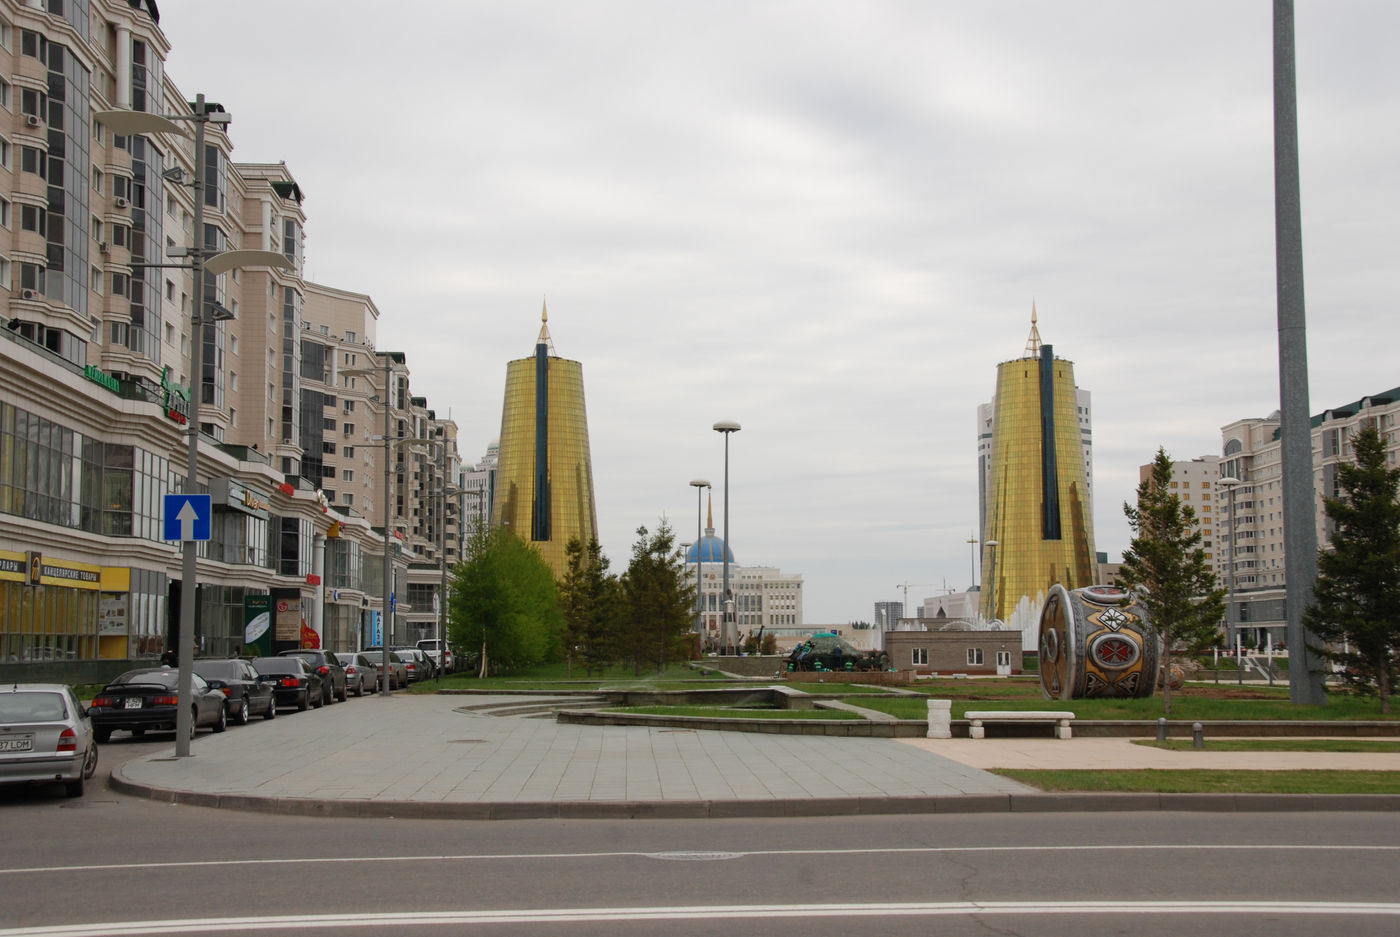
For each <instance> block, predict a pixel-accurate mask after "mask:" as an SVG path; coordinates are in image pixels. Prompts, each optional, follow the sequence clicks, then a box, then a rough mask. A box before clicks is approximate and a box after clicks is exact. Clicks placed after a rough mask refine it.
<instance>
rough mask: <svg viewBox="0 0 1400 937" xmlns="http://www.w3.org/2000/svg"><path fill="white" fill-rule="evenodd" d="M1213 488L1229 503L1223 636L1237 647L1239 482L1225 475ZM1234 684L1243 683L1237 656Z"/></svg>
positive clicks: (1242, 673)
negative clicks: (1226, 596)
mask: <svg viewBox="0 0 1400 937" xmlns="http://www.w3.org/2000/svg"><path fill="white" fill-rule="evenodd" d="M1215 486H1216V487H1217V488H1224V489H1225V493H1226V495H1227V497H1228V498H1229V502H1230V550H1229V558H1228V560H1227V562H1228V563H1229V564H1230V567H1229V569H1228V570H1227V571H1226V572H1227V576H1226V581H1227V582H1228V583H1229V585H1228V586H1227V589H1228V590H1229V593H1230V595H1229V598H1228V599H1227V600H1226V605H1225V635H1226V640H1228V641H1229V642H1231V643H1235V644H1236V645H1237V646H1238V638H1237V637H1236V636H1237V634H1238V633H1239V625H1238V624H1237V623H1236V620H1235V489H1236V488H1238V487H1239V486H1240V480H1239V479H1238V478H1235V477H1234V476H1232V475H1226V476H1225V477H1224V478H1222V479H1220V480H1219V481H1217V482H1216V483H1215ZM1218 527H1219V525H1217V529H1218ZM1219 675H1220V672H1219V670H1218V669H1217V670H1216V677H1217V678H1218V677H1219ZM1235 682H1236V683H1241V684H1242V683H1244V669H1243V668H1241V667H1240V659H1239V655H1236V656H1235Z"/></svg>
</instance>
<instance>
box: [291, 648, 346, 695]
mask: <svg viewBox="0 0 1400 937" xmlns="http://www.w3.org/2000/svg"><path fill="white" fill-rule="evenodd" d="M278 656H280V657H300V658H301V659H302V660H304V661H306V662H307V663H308V664H310V665H311V669H312V670H314V671H316V673H318V674H320V675H321V682H322V687H323V688H322V690H321V702H322V703H329V702H330V701H331V698H332V697H334V698H335V699H338V700H340V701H341V702H342V703H343V702H345V698H346V695H347V693H346V690H345V668H344V667H343V666H341V663H340V661H338V660H336V659H335V655H334V654H332V653H331V652H330V651H323V650H320V649H315V650H313V649H310V648H305V649H302V650H299V651H283V652H282V653H281V654H280V655H278Z"/></svg>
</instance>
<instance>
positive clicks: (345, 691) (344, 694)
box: [336, 684, 350, 703]
mask: <svg viewBox="0 0 1400 937" xmlns="http://www.w3.org/2000/svg"><path fill="white" fill-rule="evenodd" d="M349 698H350V686H349V684H346V685H345V686H343V687H341V688H340V695H339V696H337V697H336V699H338V700H340V701H341V702H342V703H343V702H345V701H346V700H347V699H349Z"/></svg>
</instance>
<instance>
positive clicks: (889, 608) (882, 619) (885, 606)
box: [874, 602, 904, 631]
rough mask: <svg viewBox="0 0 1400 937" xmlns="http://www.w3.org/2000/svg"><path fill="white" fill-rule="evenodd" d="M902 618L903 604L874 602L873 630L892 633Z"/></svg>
mask: <svg viewBox="0 0 1400 937" xmlns="http://www.w3.org/2000/svg"><path fill="white" fill-rule="evenodd" d="M903 617H904V603H903V602H876V603H875V622H874V624H875V630H876V631H893V630H894V629H895V628H897V627H898V626H899V620H900V619H901V618H903Z"/></svg>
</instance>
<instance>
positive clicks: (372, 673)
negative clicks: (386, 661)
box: [335, 651, 379, 696]
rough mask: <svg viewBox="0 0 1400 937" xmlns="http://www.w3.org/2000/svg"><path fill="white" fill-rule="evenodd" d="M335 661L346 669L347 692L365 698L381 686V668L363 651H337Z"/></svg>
mask: <svg viewBox="0 0 1400 937" xmlns="http://www.w3.org/2000/svg"><path fill="white" fill-rule="evenodd" d="M335 659H336V660H337V661H339V662H340V666H342V667H344V668H345V692H346V693H354V694H355V695H356V696H364V695H365V691H366V690H369V692H371V693H373V692H374V691H375V689H376V688H377V687H378V685H379V668H378V667H376V666H375V664H374V661H372V660H370V658H369V656H368V655H366V654H365V653H364V652H363V651H336V652H335Z"/></svg>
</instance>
